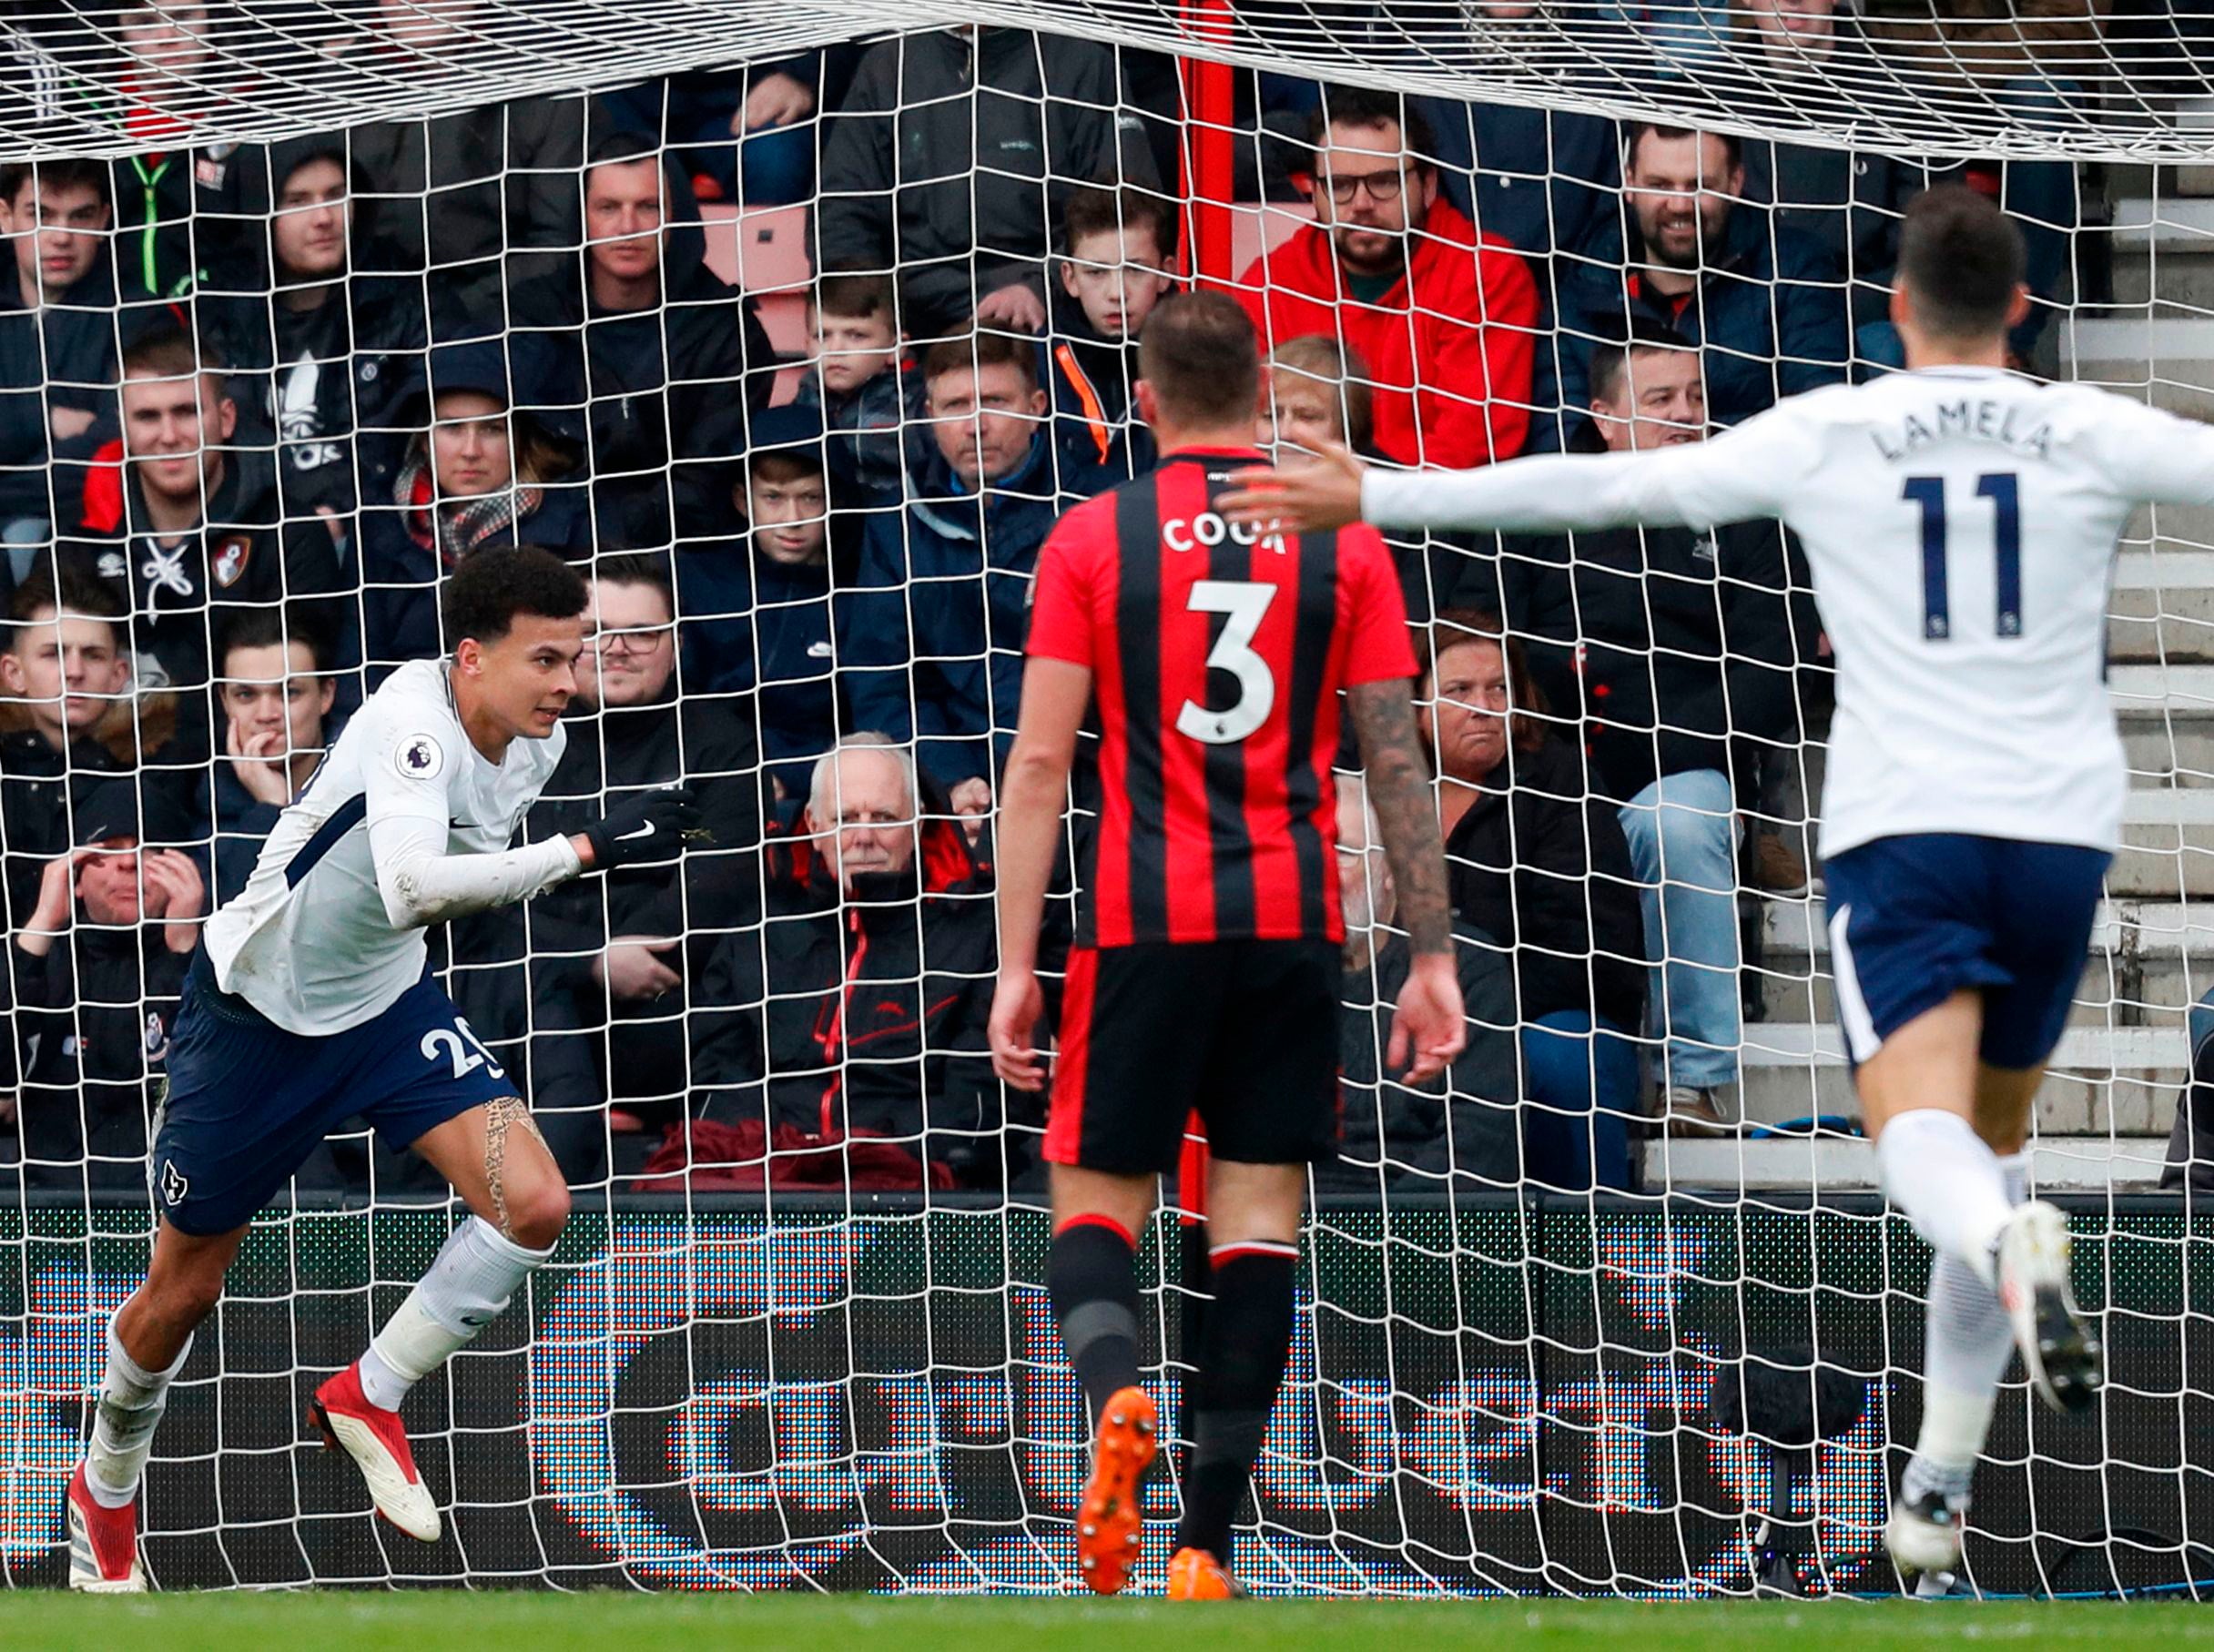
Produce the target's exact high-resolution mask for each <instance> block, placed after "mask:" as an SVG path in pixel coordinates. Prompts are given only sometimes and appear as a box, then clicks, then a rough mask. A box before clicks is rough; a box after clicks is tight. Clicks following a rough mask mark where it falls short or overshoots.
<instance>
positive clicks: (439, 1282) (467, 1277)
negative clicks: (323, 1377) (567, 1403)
mask: <svg viewBox="0 0 2214 1652" xmlns="http://www.w3.org/2000/svg"><path fill="white" fill-rule="evenodd" d="M553 1254H554V1252H552V1251H551V1250H544V1251H526V1250H524V1249H523V1246H521V1245H519V1244H517V1243H515V1242H514V1241H513V1240H510V1239H503V1238H502V1237H501V1236H500V1234H499V1232H498V1231H497V1230H495V1229H494V1228H493V1225H492V1224H491V1223H490V1222H488V1221H485V1220H484V1219H483V1218H482V1216H472V1217H471V1218H470V1219H469V1220H468V1221H464V1222H463V1223H462V1225H461V1226H460V1227H458V1228H456V1229H454V1230H453V1231H452V1233H451V1234H449V1235H447V1238H446V1242H445V1244H444V1245H442V1247H441V1248H440V1250H439V1252H438V1255H437V1257H436V1259H435V1260H433V1261H432V1263H431V1268H430V1272H427V1273H425V1274H424V1275H423V1276H422V1279H421V1282H419V1283H418V1284H417V1285H416V1287H415V1288H414V1289H413V1290H412V1291H411V1292H408V1299H407V1301H405V1302H401V1304H400V1306H399V1308H398V1310H397V1311H396V1312H394V1313H393V1314H392V1317H391V1318H390V1319H388V1320H386V1321H385V1322H384V1329H383V1330H381V1331H380V1332H378V1333H377V1334H376V1335H375V1336H373V1337H371V1339H370V1343H369V1348H368V1350H367V1351H366V1352H365V1353H363V1354H362V1355H361V1393H362V1395H363V1397H365V1398H366V1399H367V1400H368V1401H369V1403H370V1404H371V1405H376V1406H380V1407H381V1408H382V1409H384V1410H386V1411H398V1410H399V1409H400V1403H401V1401H402V1400H404V1399H406V1398H407V1397H408V1390H409V1389H411V1388H412V1387H414V1386H415V1384H416V1383H419V1382H421V1380H422V1379H423V1378H424V1377H427V1376H429V1375H430V1374H431V1373H432V1372H433V1371H436V1370H437V1369H438V1368H439V1367H440V1366H441V1365H442V1364H444V1363H445V1362H446V1359H447V1356H449V1355H450V1354H452V1353H453V1351H454V1350H455V1349H456V1348H459V1347H461V1346H462V1344H463V1343H467V1342H468V1341H469V1340H470V1339H471V1338H472V1337H473V1336H475V1335H476V1333H478V1332H480V1331H482V1330H483V1329H484V1327H485V1326H487V1325H489V1324H491V1323H493V1321H494V1320H496V1319H498V1318H499V1317H500V1315H501V1314H502V1313H503V1312H505V1311H506V1309H507V1304H508V1302H510V1301H511V1300H512V1299H513V1296H514V1294H515V1288H516V1287H517V1286H518V1285H520V1284H522V1283H523V1281H524V1280H526V1279H528V1278H529V1277H530V1275H531V1272H532V1270H533V1269H534V1268H536V1267H537V1266H538V1265H539V1264H540V1263H542V1262H544V1261H545V1260H546V1259H547V1258H548V1257H550V1256H552V1255H553Z"/></svg>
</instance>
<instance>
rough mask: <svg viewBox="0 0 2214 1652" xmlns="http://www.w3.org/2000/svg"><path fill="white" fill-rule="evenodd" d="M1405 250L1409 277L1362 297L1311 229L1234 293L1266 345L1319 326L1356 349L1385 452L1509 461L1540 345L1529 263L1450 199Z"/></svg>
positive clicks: (1463, 462)
mask: <svg viewBox="0 0 2214 1652" xmlns="http://www.w3.org/2000/svg"><path fill="white" fill-rule="evenodd" d="M1408 254H1409V258H1408V263H1409V268H1408V273H1407V277H1406V278H1404V279H1401V280H1400V281H1399V282H1398V283H1397V285H1396V286H1394V287H1393V288H1392V289H1391V290H1390V291H1389V292H1387V293H1386V294H1385V295H1384V297H1383V299H1382V300H1381V302H1379V303H1377V304H1374V305H1370V304H1362V303H1358V302H1356V300H1355V299H1352V298H1351V297H1350V296H1348V295H1347V294H1346V289H1345V288H1344V287H1343V285H1342V284H1341V283H1342V278H1341V276H1340V273H1339V269H1338V263H1337V252H1336V248H1334V247H1333V246H1332V245H1331V242H1330V231H1329V230H1328V228H1325V226H1323V225H1320V224H1310V225H1305V226H1303V227H1302V228H1300V229H1299V230H1298V231H1297V232H1296V233H1295V234H1294V235H1293V236H1292V238H1290V239H1289V240H1287V241H1285V242H1284V243H1283V245H1281V246H1279V247H1278V248H1276V249H1275V251H1274V252H1266V253H1264V254H1262V255H1261V257H1260V258H1256V259H1254V262H1253V264H1252V266H1251V267H1250V268H1249V269H1247V270H1246V271H1245V273H1244V275H1242V276H1240V277H1239V278H1238V288H1239V291H1238V299H1239V300H1240V302H1242V303H1243V304H1244V306H1245V308H1246V309H1247V310H1248V311H1249V312H1250V313H1251V314H1252V316H1253V319H1254V326H1255V327H1257V328H1259V329H1260V330H1261V340H1262V345H1263V348H1264V349H1265V348H1268V347H1269V346H1271V345H1273V344H1275V343H1278V342H1281V341H1283V340H1287V339H1296V338H1299V337H1301V336H1302V335H1303V334H1306V333H1324V334H1328V335H1333V336H1335V337H1336V338H1338V339H1340V340H1342V341H1343V342H1345V343H1346V344H1347V345H1350V346H1351V347H1352V348H1353V349H1355V350H1358V351H1359V352H1360V354H1361V357H1362V359H1363V360H1366V362H1367V363H1368V379H1369V382H1370V383H1372V384H1373V385H1375V386H1376V448H1377V450H1378V451H1380V452H1382V453H1383V454H1384V455H1385V456H1386V458H1389V459H1394V460H1396V461H1399V462H1400V463H1402V464H1420V465H1430V466H1444V467H1446V468H1448V469H1451V470H1467V469H1468V467H1470V466H1471V465H1479V464H1488V463H1490V462H1491V461H1493V460H1495V459H1511V458H1513V457H1514V456H1515V455H1516V454H1517V453H1519V452H1520V451H1522V444H1523V442H1524V441H1526V440H1527V439H1528V435H1529V399H1530V370H1531V367H1532V365H1533V363H1534V362H1535V360H1536V350H1537V328H1538V284H1537V282H1536V281H1535V280H1534V279H1532V278H1531V276H1530V272H1529V266H1528V265H1527V264H1525V263H1524V262H1523V261H1522V256H1521V254H1519V253H1518V252H1517V251H1516V250H1515V249H1514V248H1513V246H1512V245H1511V244H1510V243H1508V242H1507V241H1504V240H1502V239H1500V238H1498V236H1496V235H1485V236H1479V235H1478V234H1477V230H1476V226H1475V225H1474V224H1471V223H1470V222H1469V221H1468V218H1465V217H1463V216H1462V215H1461V213H1459V212H1458V211H1457V210H1456V209H1455V208H1453V207H1452V206H1450V205H1448V204H1447V201H1446V199H1445V198H1444V197H1443V196H1440V197H1439V198H1437V200H1435V201H1433V202H1432V203H1431V204H1430V210H1429V215H1428V217H1427V218H1425V219H1424V220H1423V223H1422V226H1421V228H1420V229H1419V230H1418V231H1417V233H1416V234H1414V235H1413V236H1411V237H1409V238H1408ZM1410 287H1411V289H1412V291H1411V296H1410V290H1409V289H1410ZM1410 306H1411V308H1410Z"/></svg>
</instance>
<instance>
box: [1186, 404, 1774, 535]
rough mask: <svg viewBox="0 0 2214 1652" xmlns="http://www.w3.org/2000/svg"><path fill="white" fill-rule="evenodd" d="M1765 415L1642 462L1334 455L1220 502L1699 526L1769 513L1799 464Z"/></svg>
mask: <svg viewBox="0 0 2214 1652" xmlns="http://www.w3.org/2000/svg"><path fill="white" fill-rule="evenodd" d="M1808 461H1809V456H1808V455H1806V454H1805V453H1804V452H1803V444H1802V443H1801V442H1800V441H1798V439H1797V437H1796V435H1795V432H1794V431H1793V428H1792V427H1791V426H1789V425H1787V424H1785V423H1784V422H1783V421H1780V420H1778V419H1777V418H1776V416H1775V414H1774V413H1773V412H1771V413H1766V414H1762V415H1761V416H1760V417H1759V418H1757V419H1752V420H1748V421H1746V422H1745V423H1744V424H1742V425H1740V426H1739V427H1738V428H1737V429H1736V430H1734V431H1725V432H1724V433H1723V434H1721V435H1720V436H1716V437H1714V438H1712V439H1711V440H1710V441H1696V442H1687V443H1684V444H1683V445H1681V446H1680V447H1671V448H1662V449H1658V450H1655V451H1651V452H1646V453H1596V454H1592V453H1548V454H1542V455H1539V456H1535V457H1532V458H1528V459H1510V460H1508V461H1506V462H1504V463H1502V464H1495V465H1488V466H1486V467H1485V468H1483V469H1482V470H1478V471H1386V470H1382V469H1378V468H1376V467H1375V466H1371V465H1364V464H1363V463H1362V462H1361V461H1359V460H1357V459H1356V458H1355V457H1354V456H1353V455H1352V453H1350V452H1349V451H1346V450H1345V449H1343V448H1329V449H1326V450H1325V452H1324V454H1323V456H1322V458H1321V460H1320V461H1317V462H1316V463H1314V464H1310V465H1304V466H1299V467H1296V468H1285V469H1282V470H1275V469H1269V468H1266V467H1255V468H1254V469H1252V470H1246V471H1238V472H1237V473H1236V475H1235V476H1234V478H1233V480H1234V481H1236V482H1237V483H1238V484H1239V491H1237V492H1232V493H1226V494H1224V496H1223V498H1222V499H1221V500H1220V501H1219V504H1220V506H1221V509H1222V512H1223V514H1224V515H1225V516H1227V517H1228V518H1229V519H1230V520H1231V521H1232V522H1241V523H1247V524H1250V525H1252V526H1254V527H1256V528H1261V529H1264V530H1266V529H1272V528H1273V529H1275V530H1277V531H1279V532H1302V533H1311V532H1318V531H1321V530H1324V529H1329V528H1339V527H1343V526H1345V525H1346V523H1347V522H1358V521H1366V522H1373V523H1375V524H1376V526H1377V527H1379V528H1441V529H1452V528H1468V529H1495V530H1498V531H1499V532H1510V533H1566V532H1576V531H1578V530H1579V529H1596V528H1615V527H1623V526H1627V525H1632V524H1636V523H1643V524H1644V525H1645V526H1647V527H1653V528H1660V527H1682V526H1699V527H1704V526H1707V525H1709V524H1711V523H1716V522H1747V521H1751V520H1753V519H1755V518H1759V517H1768V516H1775V515H1778V514H1780V512H1781V509H1782V494H1783V492H1784V490H1785V488H1786V487H1787V485H1788V483H1789V481H1790V480H1791V479H1792V477H1793V476H1794V475H1795V474H1797V473H1798V472H1799V471H1800V470H1801V469H1803V467H1804V465H1805V464H1806V463H1807V462H1808Z"/></svg>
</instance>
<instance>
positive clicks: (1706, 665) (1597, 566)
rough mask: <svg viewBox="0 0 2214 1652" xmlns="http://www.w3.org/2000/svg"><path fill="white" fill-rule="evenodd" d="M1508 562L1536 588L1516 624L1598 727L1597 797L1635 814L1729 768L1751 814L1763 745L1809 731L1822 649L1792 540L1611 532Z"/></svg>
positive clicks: (1753, 534) (1528, 542)
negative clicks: (1648, 794)
mask: <svg viewBox="0 0 2214 1652" xmlns="http://www.w3.org/2000/svg"><path fill="white" fill-rule="evenodd" d="M1504 550H1505V552H1506V555H1507V558H1508V566H1509V567H1513V568H1517V569H1518V570H1519V571H1521V572H1523V573H1526V574H1527V575H1528V577H1527V579H1526V580H1524V581H1521V582H1518V587H1517V586H1510V596H1509V601H1510V603H1512V604H1513V609H1512V611H1510V613H1509V616H1508V617H1509V619H1510V621H1511V622H1512V624H1513V628H1514V630H1515V631H1516V633H1518V634H1519V635H1521V636H1522V637H1523V638H1524V640H1525V644H1526V646H1527V647H1528V650H1529V663H1530V671H1531V674H1533V675H1534V676H1535V677H1536V678H1537V681H1538V685H1539V688H1541V689H1543V690H1544V692H1545V697H1546V701H1547V703H1548V704H1549V705H1550V707H1551V708H1552V710H1553V711H1554V712H1555V713H1556V714H1558V715H1563V716H1568V715H1580V716H1581V717H1582V718H1583V735H1584V744H1585V747H1586V749H1587V750H1588V751H1589V753H1590V755H1591V763H1592V782H1593V785H1594V786H1595V787H1596V788H1597V789H1599V790H1600V792H1602V793H1603V794H1604V795H1605V796H1607V797H1609V798H1610V799H1611V800H1612V801H1614V802H1616V803H1628V802H1629V801H1630V799H1631V798H1633V797H1635V796H1637V795H1638V794H1639V793H1640V792H1641V791H1643V790H1644V789H1645V788H1646V787H1647V786H1649V785H1652V783H1653V782H1654V781H1655V780H1657V779H1659V778H1660V776H1661V775H1681V774H1686V773H1688V772H1690V771H1691V770H1693V769H1715V770H1718V771H1720V772H1721V774H1723V775H1732V777H1733V778H1734V779H1735V780H1736V782H1737V785H1738V789H1739V793H1740V795H1741V796H1746V797H1747V798H1748V800H1750V797H1751V795H1752V791H1753V789H1754V788H1755V787H1756V786H1757V785H1758V777H1757V766H1758V762H1759V758H1760V754H1761V752H1762V750H1763V749H1766V748H1765V747H1764V746H1763V745H1762V743H1763V742H1765V743H1770V744H1771V745H1772V743H1774V742H1777V741H1782V740H1787V739H1789V738H1790V737H1791V736H1792V735H1793V732H1794V731H1795V730H1796V729H1797V727H1798V725H1799V713H1798V701H1797V698H1796V695H1795V694H1794V693H1793V685H1794V682H1795V679H1796V674H1797V671H1798V668H1799V666H1800V664H1802V662H1803V660H1808V659H1811V658H1812V657H1813V649H1814V642H1815V634H1816V622H1815V620H1814V615H1813V604H1812V601H1811V592H1810V590H1809V587H1808V582H1807V580H1806V578H1805V576H1804V575H1803V574H1801V576H1800V577H1799V578H1798V579H1797V581H1796V582H1795V583H1796V587H1797V589H1796V593H1794V592H1793V584H1794V582H1793V579H1792V577H1791V572H1790V571H1791V568H1792V565H1793V562H1795V560H1796V559H1795V557H1793V556H1788V555H1787V554H1786V550H1785V543H1784V535H1783V530H1782V528H1781V527H1780V526H1778V525H1777V524H1776V523H1774V522H1738V523H1735V524H1733V525H1732V526H1729V527H1724V528H1720V529H1692V528H1634V527H1631V528H1609V529H1605V530H1602V531H1600V532H1593V533H1575V534H1569V535H1566V536H1562V537H1558V538H1552V537H1549V538H1544V539H1510V540H1508V541H1507V542H1505V545H1504ZM1794 610H1795V612H1794Z"/></svg>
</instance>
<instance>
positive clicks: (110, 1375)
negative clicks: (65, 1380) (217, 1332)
mask: <svg viewBox="0 0 2214 1652" xmlns="http://www.w3.org/2000/svg"><path fill="white" fill-rule="evenodd" d="M191 1357H192V1339H191V1338H190V1337H187V1338H186V1339H185V1345H184V1347H183V1349H182V1350H181V1351H180V1352H179V1353H178V1356H177V1359H176V1361H175V1363H172V1364H171V1365H170V1366H169V1368H168V1370H167V1371H148V1370H147V1368H146V1367H145V1366H143V1365H141V1364H139V1363H138V1362H137V1360H134V1359H133V1358H131V1356H130V1355H129V1354H127V1353H124V1351H123V1344H122V1343H120V1342H119V1341H117V1337H116V1324H115V1322H114V1321H113V1320H110V1321H108V1323H107V1369H106V1370H105V1371H103V1372H102V1373H100V1398H99V1402H98V1404H96V1406H95V1407H94V1409H93V1417H92V1444H91V1445H90V1446H89V1447H88V1448H87V1449H86V1453H85V1486H86V1490H88V1491H89V1492H91V1493H92V1500H93V1501H94V1502H95V1503H97V1504H98V1505H100V1506H101V1507H102V1508H121V1507H122V1506H123V1505H125V1504H127V1503H128V1502H129V1501H130V1500H131V1499H132V1498H133V1497H136V1496H137V1495H138V1481H139V1478H140V1476H142V1475H144V1474H145V1473H146V1460H147V1454H148V1453H150V1452H151V1451H152V1450H153V1449H154V1426H155V1424H157V1423H159V1422H160V1421H161V1414H162V1413H163V1412H164V1411H166V1410H168V1404H169V1384H170V1383H173V1382H175V1381H176V1380H177V1373H178V1372H180V1371H182V1370H183V1369H184V1368H185V1362H186V1361H187V1360H188V1359H190V1358H191Z"/></svg>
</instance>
